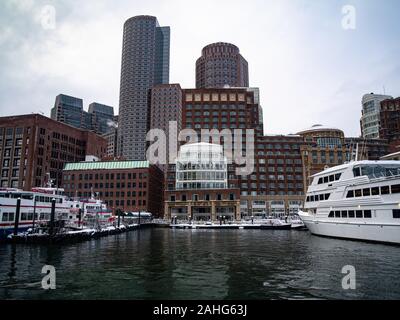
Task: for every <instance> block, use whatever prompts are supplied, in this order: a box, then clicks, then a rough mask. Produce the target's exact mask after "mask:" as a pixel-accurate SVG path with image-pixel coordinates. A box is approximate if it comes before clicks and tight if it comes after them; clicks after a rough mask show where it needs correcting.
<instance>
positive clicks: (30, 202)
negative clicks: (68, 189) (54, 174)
mask: <svg viewBox="0 0 400 320" xmlns="http://www.w3.org/2000/svg"><path fill="white" fill-rule="evenodd" d="M63 191H64V190H63V189H57V188H34V189H32V191H22V190H19V189H15V188H0V239H4V238H6V237H7V236H8V235H9V234H10V233H12V232H14V224H15V218H16V207H17V199H18V198H20V199H21V206H20V216H19V217H20V218H19V223H18V232H24V231H27V230H28V229H29V228H31V227H32V226H33V222H34V221H35V224H39V223H43V222H48V221H50V214H51V206H52V199H53V198H54V199H55V200H56V206H55V213H56V219H58V220H60V219H68V218H69V215H70V209H71V203H70V201H68V199H67V198H66V197H65V196H64V195H63Z"/></svg>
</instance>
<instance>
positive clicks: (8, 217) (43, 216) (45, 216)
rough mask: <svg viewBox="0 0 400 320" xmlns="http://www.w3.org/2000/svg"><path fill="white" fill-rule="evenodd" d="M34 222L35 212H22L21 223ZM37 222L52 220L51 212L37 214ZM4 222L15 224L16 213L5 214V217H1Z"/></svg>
mask: <svg viewBox="0 0 400 320" xmlns="http://www.w3.org/2000/svg"><path fill="white" fill-rule="evenodd" d="M32 220H33V212H21V221H32ZM35 220H50V213H49V212H42V213H40V214H39V212H37V213H36V217H35ZM1 221H2V222H14V221H15V213H14V212H3V216H2V217H1Z"/></svg>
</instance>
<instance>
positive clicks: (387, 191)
mask: <svg viewBox="0 0 400 320" xmlns="http://www.w3.org/2000/svg"><path fill="white" fill-rule="evenodd" d="M389 193H390V189H389V186H383V187H381V194H389Z"/></svg>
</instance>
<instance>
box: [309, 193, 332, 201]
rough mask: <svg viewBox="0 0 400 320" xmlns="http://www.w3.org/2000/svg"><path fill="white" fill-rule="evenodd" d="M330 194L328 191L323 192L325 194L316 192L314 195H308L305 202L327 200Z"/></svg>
mask: <svg viewBox="0 0 400 320" xmlns="http://www.w3.org/2000/svg"><path fill="white" fill-rule="evenodd" d="M330 196H331V194H330V193H325V194H317V195H314V196H308V197H307V200H306V202H315V201H324V200H329V197H330Z"/></svg>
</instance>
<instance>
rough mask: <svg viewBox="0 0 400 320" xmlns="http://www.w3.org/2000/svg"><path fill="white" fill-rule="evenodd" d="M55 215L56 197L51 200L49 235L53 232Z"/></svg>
mask: <svg viewBox="0 0 400 320" xmlns="http://www.w3.org/2000/svg"><path fill="white" fill-rule="evenodd" d="M55 216H56V199H54V198H53V199H52V200H51V213H50V232H49V233H50V235H51V236H52V235H53V234H54V220H55Z"/></svg>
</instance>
